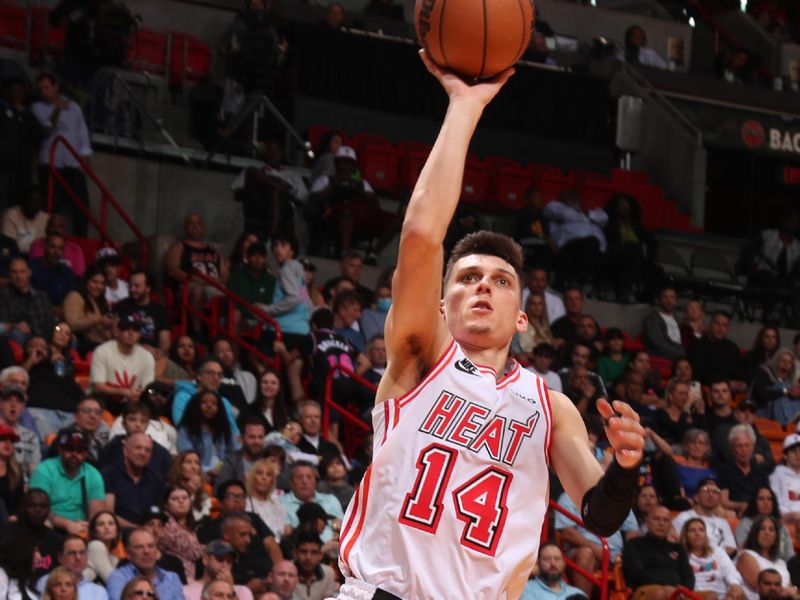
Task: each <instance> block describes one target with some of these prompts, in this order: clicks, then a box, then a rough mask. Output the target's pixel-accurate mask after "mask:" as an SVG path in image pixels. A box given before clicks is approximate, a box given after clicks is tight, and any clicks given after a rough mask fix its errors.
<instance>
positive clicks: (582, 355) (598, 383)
mask: <svg viewBox="0 0 800 600" xmlns="http://www.w3.org/2000/svg"><path fill="white" fill-rule="evenodd" d="M569 359H570V364H571V367H572V368H575V367H583V368H584V369H586V370H587V375H588V378H589V382H590V383H591V384H592V386H593V387H594V388H595V391H596V393H597V394H599V395H598V396H597V397H598V398H599V397H600V396H603V397H608V392H607V391H606V386H605V385H603V380H602V378H601V377H600V375H598V374H597V373H595V372H594V371H590V370H589V366H590V364H591V360H592V347H591V346H590V345H589V344H588V343H586V342H575V343H574V344H573V345H572V349H571V350H570V353H569ZM569 374H570V367H564V368H562V369H560V370H559V371H558V375H559V376H560V377H561V385H562V387H563V388H564V389H566V388H567V387H568V381H567V378H568V376H569Z"/></svg>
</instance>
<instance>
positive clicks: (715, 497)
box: [672, 477, 736, 556]
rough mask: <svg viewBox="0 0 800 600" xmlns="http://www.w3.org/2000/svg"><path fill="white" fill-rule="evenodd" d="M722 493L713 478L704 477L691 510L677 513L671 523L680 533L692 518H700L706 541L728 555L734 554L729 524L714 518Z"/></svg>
mask: <svg viewBox="0 0 800 600" xmlns="http://www.w3.org/2000/svg"><path fill="white" fill-rule="evenodd" d="M721 494H722V491H721V490H720V488H719V483H717V480H716V479H714V478H713V477H706V478H705V479H703V480H702V481H700V483H699V485H698V487H697V496H696V497H695V506H694V508H693V509H691V510H685V511H683V512H682V513H679V514H678V515H677V516H676V517H675V519H674V520H673V521H672V526H673V527H674V528H675V531H676V532H678V533H680V532H681V531H682V529H683V525H684V524H685V523H686V522H687V521H688V520H689V519H693V518H700V519H702V520H703V522H704V523H705V524H706V530H707V531H708V539H709V541H710V542H711V544H712V545H713V546H714V547H718V548H724V550H725V551H726V552H727V553H728V554H729V555H731V556H732V555H733V554H734V553H735V552H736V539H735V538H734V537H733V531H731V526H730V523H728V521H727V520H726V519H723V518H722V517H718V516H716V513H717V511H718V510H719V509H720V507H721V498H722V495H721Z"/></svg>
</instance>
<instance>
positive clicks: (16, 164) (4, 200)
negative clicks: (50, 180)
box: [0, 77, 44, 276]
mask: <svg viewBox="0 0 800 600" xmlns="http://www.w3.org/2000/svg"><path fill="white" fill-rule="evenodd" d="M26 93H27V85H26V83H25V81H23V80H22V79H21V78H17V77H10V78H8V79H6V81H5V82H4V83H3V89H2V96H0V211H3V210H5V209H6V208H8V207H10V206H11V205H13V204H16V203H18V202H20V201H21V200H22V194H23V192H24V191H25V190H27V189H28V188H29V187H30V186H31V183H32V181H33V167H32V165H33V160H34V159H35V158H36V155H37V153H38V151H39V144H40V143H41V141H42V139H43V138H44V130H43V128H42V126H41V125H40V124H39V121H38V120H37V119H36V117H35V116H34V115H33V113H32V112H31V110H30V106H29V105H28V104H27V103H26V102H25V96H26ZM6 276H7V275H6Z"/></svg>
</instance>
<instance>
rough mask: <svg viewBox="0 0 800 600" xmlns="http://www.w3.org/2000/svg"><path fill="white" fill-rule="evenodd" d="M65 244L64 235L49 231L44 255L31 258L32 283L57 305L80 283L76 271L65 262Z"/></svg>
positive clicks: (45, 241)
mask: <svg viewBox="0 0 800 600" xmlns="http://www.w3.org/2000/svg"><path fill="white" fill-rule="evenodd" d="M65 244H66V240H65V239H64V236H62V235H61V234H58V233H49V234H47V237H46V238H45V240H44V256H42V257H41V258H32V259H31V260H30V266H31V285H32V286H33V287H35V288H36V289H39V290H42V291H43V292H45V293H46V294H47V296H48V297H49V298H50V303H51V304H52V305H53V306H56V307H58V306H61V305H62V304H63V302H64V297H65V296H66V295H67V294H69V293H70V292H71V291H72V290H74V289H75V288H76V287H77V285H78V280H77V277H76V276H75V272H74V271H73V270H72V269H70V268H69V266H68V265H67V264H66V263H65V262H64V246H65Z"/></svg>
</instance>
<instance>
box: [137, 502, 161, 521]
mask: <svg viewBox="0 0 800 600" xmlns="http://www.w3.org/2000/svg"><path fill="white" fill-rule="evenodd" d="M153 519H159V520H160V521H161V522H162V523H166V522H167V520H168V519H167V515H165V514H164V512H163V511H162V510H161V509H160V508H158V506H156V505H155V504H153V505H152V506H149V507H148V508H146V509H145V511H144V512H143V513H142V516H141V517H139V522H140V523H147V522H148V521H151V520H153Z"/></svg>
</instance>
